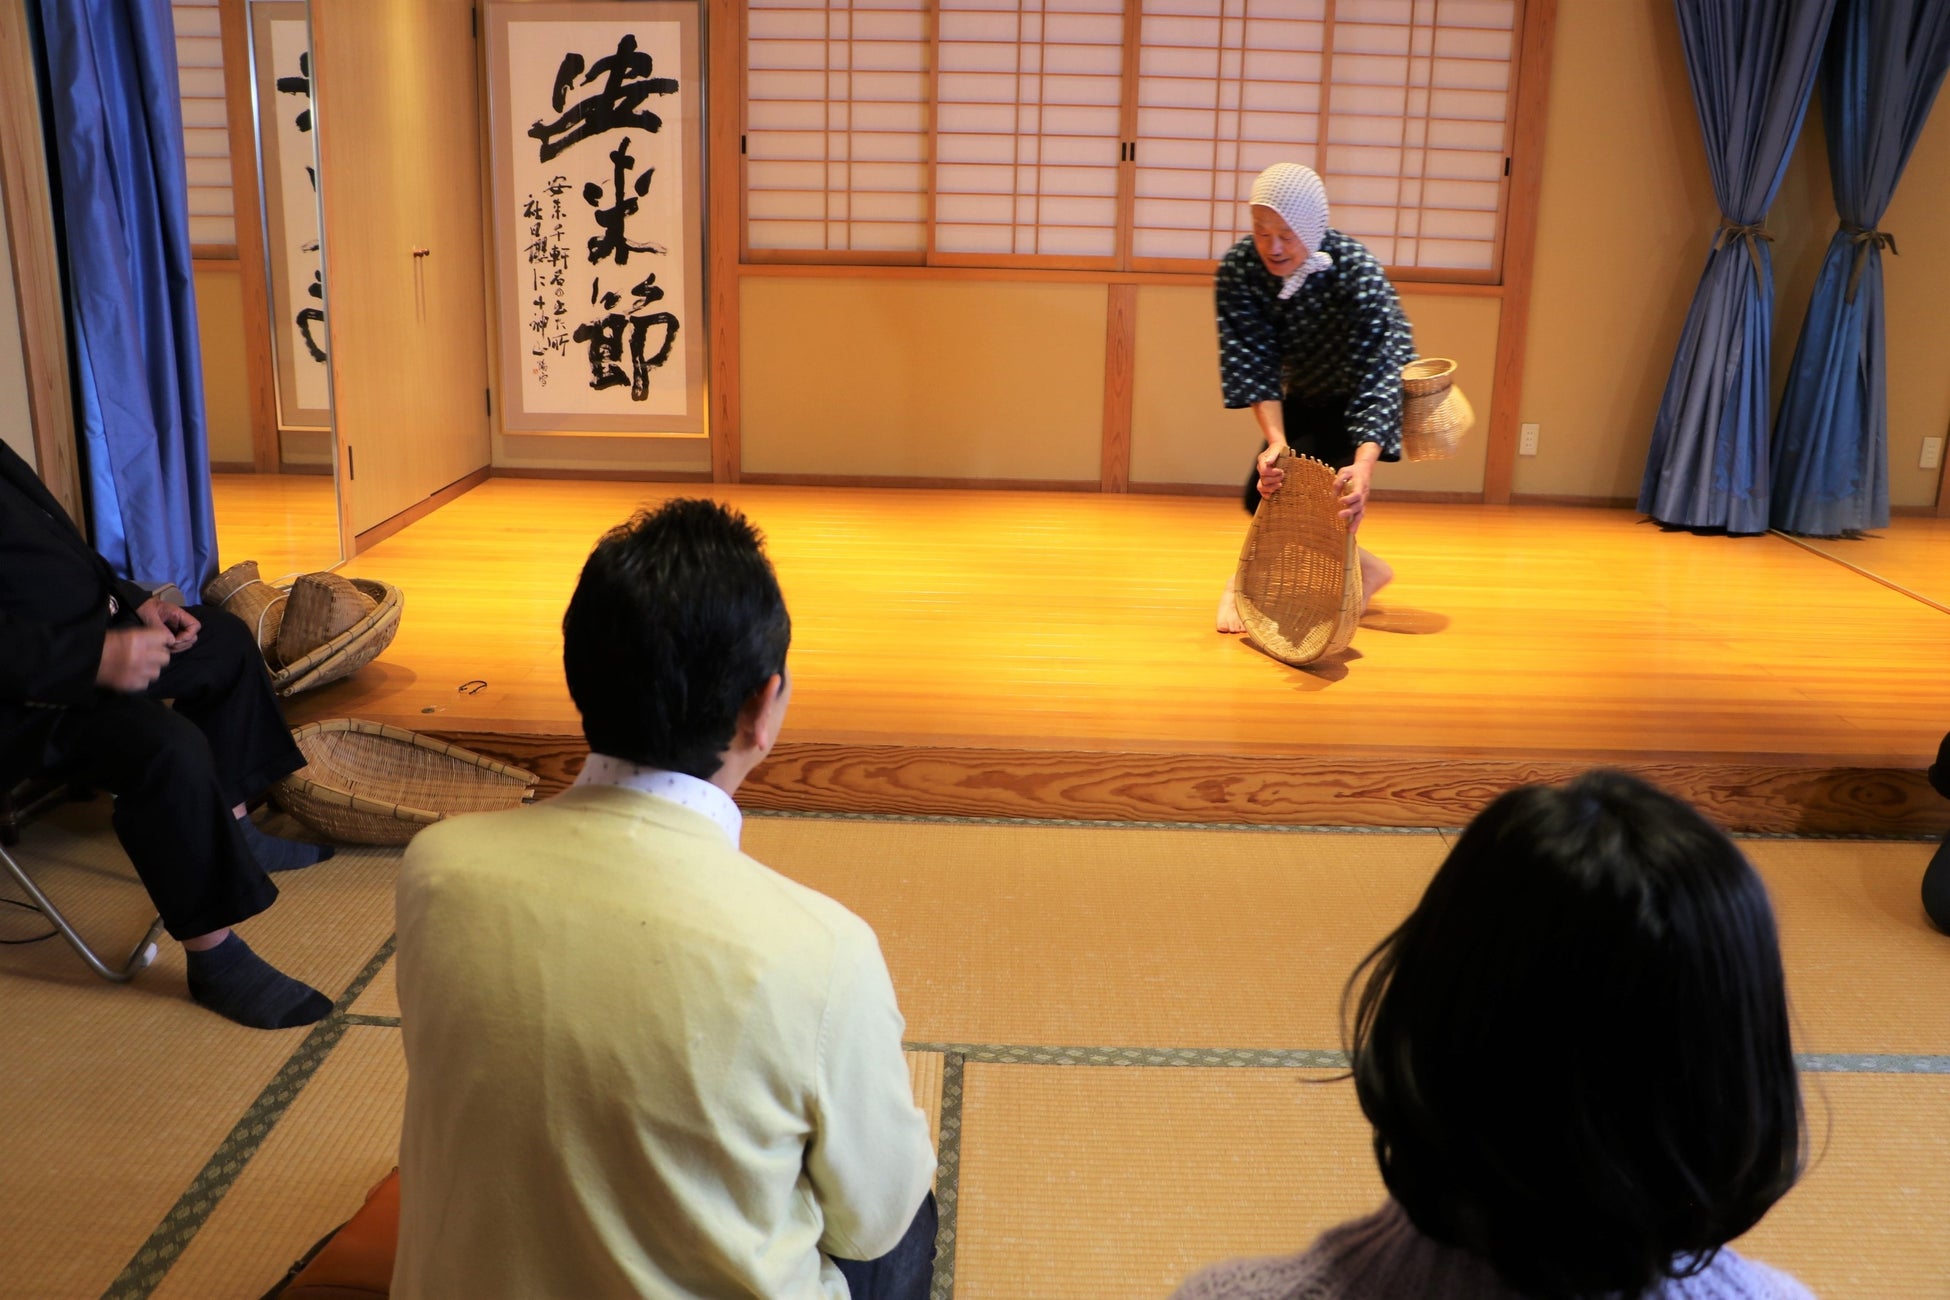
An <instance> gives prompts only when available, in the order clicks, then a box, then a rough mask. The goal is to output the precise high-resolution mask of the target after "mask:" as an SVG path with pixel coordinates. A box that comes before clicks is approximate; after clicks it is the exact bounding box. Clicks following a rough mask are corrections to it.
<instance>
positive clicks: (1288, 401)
mask: <svg viewBox="0 0 1950 1300" xmlns="http://www.w3.org/2000/svg"><path fill="white" fill-rule="evenodd" d="M1347 401H1348V399H1347V398H1345V397H1324V398H1317V399H1314V400H1307V399H1303V398H1299V397H1295V396H1294V395H1293V394H1292V393H1288V394H1287V395H1286V397H1285V399H1284V400H1282V401H1281V403H1280V409H1281V410H1282V411H1283V412H1284V413H1285V417H1286V442H1287V446H1289V447H1291V448H1293V449H1294V450H1295V451H1297V452H1299V453H1300V454H1301V455H1302V456H1312V457H1313V458H1314V459H1315V460H1318V461H1325V462H1326V463H1327V464H1329V465H1331V466H1333V467H1334V468H1335V469H1346V468H1347V467H1348V466H1349V465H1352V464H1353V463H1354V442H1353V440H1352V439H1351V438H1349V437H1348V433H1347ZM1265 450H1266V449H1265V448H1264V447H1262V448H1260V452H1261V453H1264V452H1265ZM1259 499H1260V498H1259V456H1258V455H1255V456H1254V457H1253V467H1252V469H1251V470H1250V471H1248V472H1247V474H1246V496H1245V506H1246V513H1247V514H1251V513H1253V511H1255V510H1257V509H1259Z"/></svg>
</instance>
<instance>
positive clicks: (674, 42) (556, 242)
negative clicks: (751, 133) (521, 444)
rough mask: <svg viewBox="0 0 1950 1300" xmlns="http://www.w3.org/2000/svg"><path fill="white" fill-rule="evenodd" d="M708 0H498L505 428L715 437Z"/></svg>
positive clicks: (497, 213) (492, 75)
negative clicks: (701, 20)
mask: <svg viewBox="0 0 1950 1300" xmlns="http://www.w3.org/2000/svg"><path fill="white" fill-rule="evenodd" d="M697 8H698V6H697V5H696V4H695V3H688V2H683V0H642V2H640V3H620V4H496V5H491V6H489V9H488V39H489V46H488V60H489V64H488V66H489V96H490V112H491V114H492V124H493V125H492V129H493V136H494V140H493V144H494V226H493V232H494V233H493V243H494V250H495V251H494V259H495V266H496V271H495V275H496V284H497V286H498V289H499V296H500V303H499V309H498V313H497V314H498V318H499V349H500V358H501V392H502V394H503V411H502V426H503V427H504V428H506V429H509V430H513V431H518V432H525V433H568V434H666V435H678V436H691V437H702V436H703V435H704V367H705V329H704V275H703V238H702V230H703V210H704V184H703V182H704V165H703V157H704V156H703V110H704V86H703V80H702V77H701V76H700V73H699V57H698V55H699V42H698V26H697Z"/></svg>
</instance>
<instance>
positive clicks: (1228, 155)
mask: <svg viewBox="0 0 1950 1300" xmlns="http://www.w3.org/2000/svg"><path fill="white" fill-rule="evenodd" d="M1327 2H1328V0H1143V24H1142V26H1141V27H1140V29H1139V32H1140V35H1139V51H1138V90H1137V94H1138V124H1137V168H1136V183H1137V201H1136V204H1135V205H1134V207H1133V210H1132V222H1133V226H1134V230H1133V238H1132V245H1131V251H1132V254H1133V256H1135V257H1137V258H1139V259H1143V260H1146V261H1149V260H1152V259H1160V258H1167V259H1179V258H1184V259H1192V260H1196V261H1200V262H1204V261H1209V260H1211V259H1212V258H1215V257H1218V256H1219V255H1220V254H1221V253H1223V252H1225V250H1226V248H1227V247H1228V246H1229V245H1230V244H1231V243H1232V242H1233V241H1234V240H1236V239H1238V238H1239V235H1240V233H1241V231H1242V229H1243V227H1244V224H1245V215H1244V212H1243V210H1242V209H1241V207H1240V204H1241V203H1243V202H1244V201H1245V198H1246V193H1247V191H1248V190H1249V189H1251V187H1252V183H1253V177H1255V176H1257V175H1258V174H1259V173H1260V172H1261V171H1262V170H1264V169H1265V168H1266V167H1268V166H1269V165H1271V164H1273V163H1276V162H1304V163H1307V164H1309V165H1310V166H1314V167H1316V168H1318V166H1319V151H1318V149H1317V147H1316V145H1317V142H1318V140H1319V138H1320V109H1321V99H1322V96H1321V91H1320V81H1321V70H1322V68H1323V67H1324V66H1325V62H1326V56H1325V53H1324V51H1325V50H1326V49H1327V44H1326V40H1327V23H1326V12H1327Z"/></svg>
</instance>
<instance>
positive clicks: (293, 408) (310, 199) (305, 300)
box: [251, 0, 332, 462]
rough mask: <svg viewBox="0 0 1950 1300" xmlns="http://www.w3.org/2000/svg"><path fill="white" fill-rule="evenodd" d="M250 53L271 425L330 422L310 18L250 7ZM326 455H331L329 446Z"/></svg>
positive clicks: (293, 5)
mask: <svg viewBox="0 0 1950 1300" xmlns="http://www.w3.org/2000/svg"><path fill="white" fill-rule="evenodd" d="M251 60H252V64H253V69H254V74H255V77H256V81H257V113H258V120H257V138H258V152H259V154H260V163H261V166H262V168H263V172H262V176H261V183H262V185H263V187H264V226H265V240H264V253H265V260H266V261H267V262H268V263H269V264H270V280H271V319H272V325H273V328H272V330H271V352H272V356H273V358H274V361H275V364H276V367H277V380H278V383H277V393H278V427H279V428H280V429H284V430H287V431H288V430H294V429H314V430H316V429H323V430H329V429H330V428H331V426H332V390H331V374H330V371H329V368H328V366H327V361H326V355H325V354H326V337H325V289H324V279H323V274H322V269H323V263H322V262H321V261H320V259H319V252H318V157H317V153H316V151H315V150H314V148H313V144H312V142H313V139H314V138H315V137H314V136H313V134H312V94H311V23H310V19H309V18H308V16H307V14H306V7H305V4H304V0H275V2H274V3H258V4H254V5H252V6H251ZM286 459H306V457H292V456H287V457H286ZM325 459H326V460H327V461H328V462H329V461H330V459H331V457H330V455H329V453H328V454H326V456H325Z"/></svg>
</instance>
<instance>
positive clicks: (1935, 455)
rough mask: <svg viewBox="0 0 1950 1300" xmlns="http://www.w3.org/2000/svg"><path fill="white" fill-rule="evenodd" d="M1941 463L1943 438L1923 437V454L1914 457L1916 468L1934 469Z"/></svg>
mask: <svg viewBox="0 0 1950 1300" xmlns="http://www.w3.org/2000/svg"><path fill="white" fill-rule="evenodd" d="M1942 463H1943V439H1941V438H1925V439H1923V454H1922V455H1921V456H1919V457H1917V458H1916V468H1918V469H1935V468H1936V467H1937V466H1938V465H1940V464H1942Z"/></svg>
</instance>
